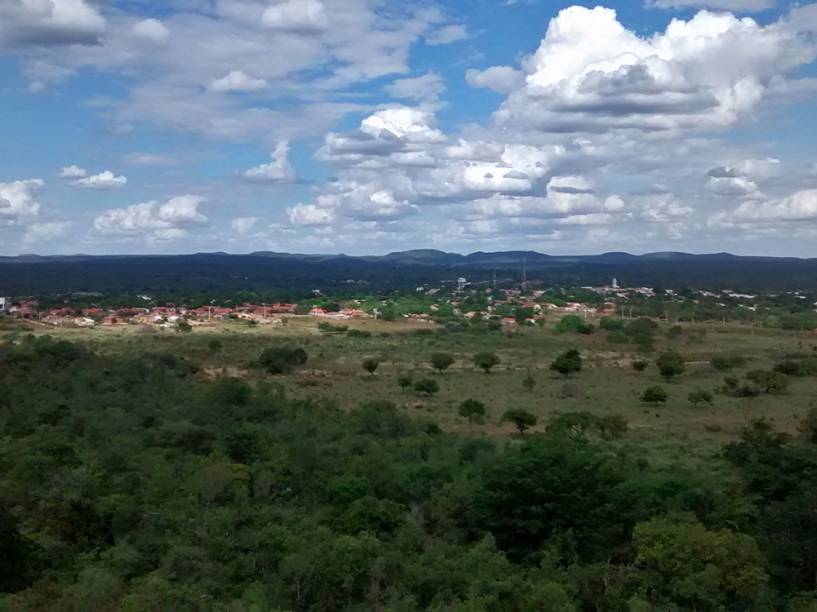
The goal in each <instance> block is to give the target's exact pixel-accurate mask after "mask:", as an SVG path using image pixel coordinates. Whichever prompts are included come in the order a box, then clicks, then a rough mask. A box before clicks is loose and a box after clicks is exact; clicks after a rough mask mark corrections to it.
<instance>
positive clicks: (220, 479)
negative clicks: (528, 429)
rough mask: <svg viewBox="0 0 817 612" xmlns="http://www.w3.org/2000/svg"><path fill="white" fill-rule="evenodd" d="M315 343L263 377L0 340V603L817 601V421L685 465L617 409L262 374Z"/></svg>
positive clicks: (53, 606) (494, 606)
mask: <svg viewBox="0 0 817 612" xmlns="http://www.w3.org/2000/svg"><path fill="white" fill-rule="evenodd" d="M302 358H303V355H301V354H299V353H298V354H296V353H295V352H294V351H293V350H291V349H288V348H285V347H284V348H283V349H282V348H281V347H275V346H271V347H269V349H267V350H266V351H265V352H264V353H262V354H261V355H258V356H255V357H254V359H256V361H257V363H258V365H259V366H261V367H263V368H267V370H268V371H269V372H270V374H268V375H266V374H265V375H264V376H265V377H266V378H265V379H264V381H263V382H257V383H253V384H250V383H248V382H246V381H244V380H241V379H236V378H222V379H216V380H213V379H210V378H208V377H207V376H205V374H204V373H203V372H201V371H199V368H198V367H197V365H196V364H195V363H192V362H190V361H189V360H186V359H183V358H180V357H178V356H175V355H171V354H167V353H155V354H143V355H138V356H111V355H106V356H101V355H97V354H94V353H93V352H90V351H89V350H87V349H85V348H83V347H82V346H80V345H77V344H72V343H70V342H67V341H57V340H53V339H50V338H48V337H41V338H37V339H35V338H33V337H27V338H23V339H20V340H18V341H17V342H16V343H15V344H10V343H8V344H6V345H0V550H2V553H3V554H2V559H0V593H3V594H2V595H0V609H9V610H113V609H118V610H133V611H136V610H139V611H141V610H236V611H238V610H242V611H243V610H407V611H408V610H417V609H432V610H469V611H476V610H552V611H571V610H575V611H578V610H603V611H608V610H609V611H619V610H621V611H641V610H643V611H647V610H735V611H737V610H740V611H744V610H769V611H772V610H784V609H791V610H797V611H805V610H813V609H814V606H815V605H817V593H815V586H816V585H815V576H816V575H817V510H816V509H817V412H813V413H811V414H810V415H808V416H806V418H805V419H804V422H803V434H802V436H799V437H797V438H790V437H788V436H785V435H783V434H781V433H779V432H776V431H775V430H774V429H773V427H772V426H771V425H770V424H769V423H768V422H765V421H759V422H755V423H753V424H752V425H751V426H750V427H748V428H747V430H746V431H745V433H744V435H743V437H742V438H741V439H740V440H739V441H737V442H735V443H733V444H730V445H728V446H727V447H726V448H724V449H723V452H722V453H719V454H718V456H713V457H712V458H711V459H710V461H709V462H708V463H707V464H706V466H705V467H702V466H699V465H689V466H683V465H675V464H672V463H671V462H668V461H667V460H666V458H665V457H660V456H659V457H656V456H652V455H651V454H650V453H649V452H647V451H645V450H643V449H642V448H640V447H638V446H637V445H635V444H630V443H629V442H628V440H627V437H626V423H623V422H621V419H612V420H611V419H598V418H595V417H592V416H591V415H588V414H583V413H581V414H573V415H570V414H568V415H561V416H559V417H558V418H556V419H554V420H553V421H552V422H551V423H550V425H549V426H548V427H547V431H546V433H544V434H541V435H536V436H534V435H531V434H524V435H519V436H517V437H515V438H513V439H504V438H500V439H495V440H494V439H489V438H473V437H464V436H453V435H449V434H446V433H444V432H442V431H441V430H440V428H439V427H438V426H437V425H436V424H435V423H434V422H432V421H429V420H424V419H411V418H408V417H407V416H405V415H404V414H402V413H401V412H400V411H399V410H398V409H397V408H395V406H394V405H392V404H390V403H387V402H366V403H362V404H361V405H360V406H358V407H356V408H355V409H353V410H351V411H349V412H344V411H342V410H340V409H339V407H338V406H334V405H332V404H331V403H328V402H315V401H295V400H292V399H289V398H287V397H286V396H285V395H284V394H283V392H282V391H281V390H280V388H279V387H278V386H277V385H276V383H275V380H276V379H275V376H274V374H273V373H274V372H275V371H278V370H279V369H280V366H281V364H284V365H285V366H286V365H290V364H293V365H297V364H298V363H299V362H300V361H301V360H302ZM614 421H615V422H614ZM613 425H614V426H613Z"/></svg>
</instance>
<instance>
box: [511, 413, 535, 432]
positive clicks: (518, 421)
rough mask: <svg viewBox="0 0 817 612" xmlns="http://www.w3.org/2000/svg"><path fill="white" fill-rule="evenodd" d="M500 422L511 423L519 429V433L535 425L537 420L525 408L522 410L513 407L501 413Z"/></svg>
mask: <svg viewBox="0 0 817 612" xmlns="http://www.w3.org/2000/svg"><path fill="white" fill-rule="evenodd" d="M502 422H503V423H513V424H514V426H515V427H516V428H517V429H518V430H519V433H520V434H523V433H525V431H527V430H528V429H530V428H531V427H536V423H537V420H536V416H535V415H533V414H531V413H530V412H528V411H527V410H522V409H521V408H513V409H511V410H508V411H507V412H505V414H503V415H502Z"/></svg>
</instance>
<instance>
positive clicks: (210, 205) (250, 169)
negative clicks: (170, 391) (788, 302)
mask: <svg viewBox="0 0 817 612" xmlns="http://www.w3.org/2000/svg"><path fill="white" fill-rule="evenodd" d="M815 60H817V3H808V2H798V3H794V2H786V1H783V0H627V1H626V2H625V1H614V0H607V2H606V3H605V4H597V3H596V2H561V1H557V0H468V1H466V0H399V1H398V0H162V1H158V0H0V143H2V146H1V147H0V254H2V255H17V254H23V253H38V254H42V255H56V254H75V253H88V254H125V253H128V254H136V253H151V254H152V253H156V254H159V253H193V252H213V251H226V252H230V253H248V252H252V251H287V252H299V253H347V254H381V253H388V252H392V251H400V250H407V249H414V248H434V249H441V250H445V251H456V252H473V251H499V250H509V249H533V250H537V251H541V252H545V253H552V254H591V253H600V252H605V251H628V252H632V253H643V252H651V251H687V252H696V253H708V252H721V251H729V252H733V253H736V254H743V255H760V254H763V255H787V256H790V255H793V256H801V257H811V256H817V248H815V245H817V104H815V102H817V65H815Z"/></svg>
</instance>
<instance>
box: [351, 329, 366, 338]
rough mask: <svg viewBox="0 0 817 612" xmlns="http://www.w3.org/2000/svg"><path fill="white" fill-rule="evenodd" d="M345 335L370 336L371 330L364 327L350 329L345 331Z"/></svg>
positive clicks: (353, 336) (354, 336)
mask: <svg viewBox="0 0 817 612" xmlns="http://www.w3.org/2000/svg"><path fill="white" fill-rule="evenodd" d="M346 336H347V337H348V338H371V337H372V332H370V331H366V330H365V329H350V330H349V331H348V332H346Z"/></svg>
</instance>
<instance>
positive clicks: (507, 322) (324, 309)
mask: <svg viewBox="0 0 817 612" xmlns="http://www.w3.org/2000/svg"><path fill="white" fill-rule="evenodd" d="M484 285H485V283H479V284H474V285H472V284H471V283H469V282H468V280H467V279H465V278H462V277H460V278H458V279H456V280H455V281H445V280H444V281H441V282H440V283H439V285H438V286H430V285H424V286H420V287H417V288H416V289H415V290H414V291H413V292H394V293H392V294H389V295H387V296H376V295H356V296H333V295H325V294H324V293H323V292H322V291H321V290H317V289H316V290H314V291H312V293H311V295H310V296H309V297H307V298H304V299H301V300H297V301H293V302H266V301H262V302H250V301H246V302H240V303H232V302H233V301H238V300H230V301H229V302H230V303H217V302H216V300H211V302H210V303H207V304H195V305H190V304H176V303H171V302H163V301H161V300H159V299H156V298H152V297H151V296H148V295H139V296H136V300H135V303H133V304H129V305H126V306H122V305H121V302H122V301H123V299H124V298H120V299H118V300H117V302H118V303H119V304H118V305H117V306H115V307H114V306H105V305H104V299H102V296H91V297H90V298H89V296H87V295H81V296H67V297H65V296H62V297H54V298H46V299H44V300H38V299H36V298H31V297H17V298H11V297H0V315H6V316H7V317H9V318H11V319H14V320H18V321H20V322H26V323H33V324H38V325H42V326H53V327H79V328H94V327H107V328H110V327H117V326H126V325H141V326H151V327H158V328H163V329H167V328H180V329H182V330H188V329H190V328H193V327H202V326H208V325H209V326H212V325H213V324H215V323H217V322H229V321H234V322H243V323H246V324H249V325H272V326H277V325H283V324H285V322H286V320H287V319H290V318H313V319H317V320H319V321H323V322H335V321H349V320H355V319H376V320H386V321H392V320H396V319H403V320H408V321H413V322H421V323H441V324H446V323H451V322H456V321H460V322H464V323H468V322H472V323H473V322H489V323H495V324H499V325H502V326H510V327H513V326H519V325H537V324H542V323H543V322H544V320H545V319H546V318H547V317H548V316H557V317H558V316H560V315H578V316H580V317H582V318H583V319H585V320H589V321H595V320H598V319H600V318H604V317H619V318H623V319H632V318H636V317H648V318H653V319H656V320H664V321H674V322H685V321H686V322H689V323H695V322H696V321H720V322H722V323H725V322H727V321H734V322H740V323H745V324H748V325H751V326H756V325H757V326H761V327H764V326H765V327H772V328H775V327H779V328H783V329H792V330H799V331H806V330H807V331H811V330H816V329H817V302H815V298H817V296H815V295H813V294H810V293H807V292H802V291H794V292H786V293H768V294H749V293H742V292H738V291H733V290H729V289H724V290H722V291H708V290H697V291H689V290H687V291H675V290H673V289H666V288H665V289H656V288H652V287H629V288H628V287H621V286H620V285H619V282H618V280H617V279H615V278H613V279H612V280H611V282H610V283H609V284H608V285H604V286H597V287H594V286H582V287H574V288H545V287H541V283H538V282H536V281H524V282H523V283H521V284H517V285H513V286H511V287H509V288H497V287H496V283H494V286H493V287H491V286H487V287H486V286H484Z"/></svg>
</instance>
